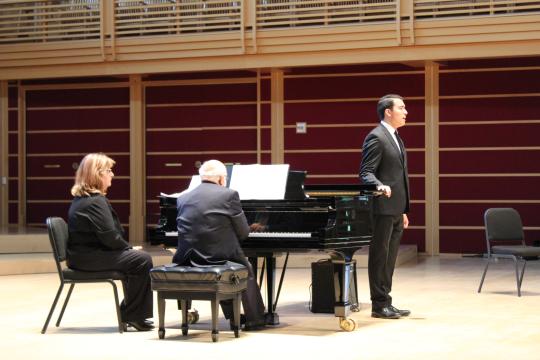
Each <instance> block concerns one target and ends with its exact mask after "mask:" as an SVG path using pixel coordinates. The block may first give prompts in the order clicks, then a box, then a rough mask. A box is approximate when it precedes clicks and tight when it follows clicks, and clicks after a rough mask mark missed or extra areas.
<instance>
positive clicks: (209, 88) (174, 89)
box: [146, 78, 257, 104]
mask: <svg viewBox="0 0 540 360" xmlns="http://www.w3.org/2000/svg"><path fill="white" fill-rule="evenodd" d="M251 80H253V78H251ZM231 88H234V91H231ZM256 100H257V93H256V84H255V83H249V84H203V85H183V86H155V87H149V88H148V90H147V92H146V103H147V104H181V103H205V102H245V101H256Z"/></svg>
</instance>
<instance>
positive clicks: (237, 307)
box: [233, 293, 242, 337]
mask: <svg viewBox="0 0 540 360" xmlns="http://www.w3.org/2000/svg"><path fill="white" fill-rule="evenodd" d="M241 301H242V295H241V293H238V294H236V295H235V296H234V299H233V311H234V327H233V330H234V337H239V336H240V334H239V331H238V329H240V302H241Z"/></svg>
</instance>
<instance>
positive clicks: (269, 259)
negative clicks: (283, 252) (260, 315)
mask: <svg viewBox="0 0 540 360" xmlns="http://www.w3.org/2000/svg"><path fill="white" fill-rule="evenodd" d="M275 286H276V258H275V257H274V256H272V255H270V256H266V288H267V290H268V300H267V305H266V307H267V309H268V312H267V313H266V324H267V325H279V315H278V314H277V313H275V312H274V288H275Z"/></svg>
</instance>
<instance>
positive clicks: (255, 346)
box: [0, 256, 540, 360]
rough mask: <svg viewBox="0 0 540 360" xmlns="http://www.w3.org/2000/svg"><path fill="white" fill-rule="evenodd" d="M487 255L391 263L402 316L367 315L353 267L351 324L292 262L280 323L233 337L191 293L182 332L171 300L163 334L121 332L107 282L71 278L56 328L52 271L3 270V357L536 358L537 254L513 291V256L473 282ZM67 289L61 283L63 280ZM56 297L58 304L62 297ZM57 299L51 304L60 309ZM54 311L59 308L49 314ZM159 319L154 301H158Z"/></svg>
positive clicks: (363, 281) (539, 343)
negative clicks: (327, 305)
mask: <svg viewBox="0 0 540 360" xmlns="http://www.w3.org/2000/svg"><path fill="white" fill-rule="evenodd" d="M483 265H484V260H483V259H481V258H462V257H445V258H439V257H422V256H419V257H418V260H417V262H410V263H407V264H404V265H402V266H401V267H399V268H398V269H396V273H395V276H394V290H393V292H392V295H393V297H394V304H395V305H396V306H397V307H402V308H405V309H410V310H411V311H412V314H411V316H410V317H408V318H403V319H399V320H380V319H374V318H371V317H370V302H369V288H368V282H367V271H366V269H359V271H358V283H359V298H360V301H361V303H362V308H361V310H360V312H358V313H353V314H352V315H351V317H352V319H354V320H355V321H356V322H357V323H358V329H357V330H355V331H354V332H344V331H341V330H340V328H339V326H338V320H337V319H336V318H335V317H333V315H327V314H312V313H311V312H310V311H309V309H308V303H309V298H310V294H309V285H310V279H311V274H310V270H309V269H289V271H288V273H287V276H286V278H285V282H284V288H283V291H282V294H281V297H280V302H279V304H278V309H277V312H278V313H279V314H280V317H281V324H280V325H279V326H276V327H272V328H268V329H266V330H264V331H257V332H243V333H241V336H240V338H239V339H235V338H234V336H233V334H232V332H230V331H229V330H228V323H226V322H225V320H224V319H223V318H221V320H220V329H221V330H222V331H221V332H220V338H219V342H218V343H212V340H211V337H210V332H209V330H208V329H209V327H210V303H208V302H195V305H194V307H195V308H196V309H198V310H199V312H200V316H201V318H200V321H199V323H198V324H195V325H193V327H192V329H190V334H189V336H187V337H182V335H181V331H180V324H179V319H180V314H179V312H178V311H177V310H176V303H175V302H174V301H168V302H167V314H166V326H167V328H166V335H165V336H166V337H165V339H164V340H159V339H158V335H157V330H155V331H151V332H128V333H124V334H119V333H118V332H117V327H116V320H115V319H116V317H115V312H114V306H113V296H112V290H111V288H110V286H108V285H105V284H103V285H91V284H89V285H77V286H76V288H75V290H74V292H73V295H72V298H71V301H70V304H69V305H68V308H67V310H66V313H65V315H64V319H63V322H62V324H61V326H60V327H59V328H56V327H55V326H54V322H55V318H53V320H51V324H50V325H49V329H48V331H47V333H46V334H45V335H42V334H40V330H41V327H42V326H43V322H44V321H45V318H46V316H47V312H48V311H49V307H50V305H51V303H52V300H53V297H54V295H55V292H56V289H57V287H58V279H57V276H56V274H35V275H10V276H1V277H0V292H1V294H2V297H1V300H0V316H1V319H2V323H3V325H2V326H1V327H0V338H1V339H2V354H3V356H2V357H3V358H5V359H55V360H62V359H66V360H68V359H69V360H73V359H77V360H82V359H143V358H145V359H159V360H163V359H220V360H227V359H235V360H236V359H239V358H240V359H257V360H258V359H274V360H275V359H305V360H313V359H321V360H323V359H324V360H328V359H336V358H338V357H339V358H340V359H385V360H389V359H437V360H440V359H507V358H509V357H511V358H514V359H519V358H522V359H539V358H540V352H539V351H538V349H539V347H540V330H539V329H540V311H539V307H540V261H532V262H529V266H528V267H527V270H526V272H525V278H524V280H523V286H522V294H523V295H522V297H521V298H519V297H517V295H516V286H515V277H514V276H515V275H514V272H513V267H512V262H511V261H501V262H499V263H498V264H492V265H491V266H490V270H489V271H488V274H487V278H486V281H485V283H484V289H483V292H482V293H481V294H478V293H477V292H476V290H477V288H478V283H479V280H480V276H481V274H482V270H483ZM64 291H66V292H67V290H66V289H64ZM58 307H59V306H58ZM58 310H59V309H58V308H57V311H58ZM56 314H58V312H56V313H55V315H56ZM154 314H156V317H155V318H154V320H155V322H156V323H157V306H156V307H155V309H154Z"/></svg>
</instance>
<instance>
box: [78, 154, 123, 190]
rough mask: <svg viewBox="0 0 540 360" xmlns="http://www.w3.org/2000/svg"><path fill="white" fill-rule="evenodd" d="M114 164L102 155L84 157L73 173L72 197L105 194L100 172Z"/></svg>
mask: <svg viewBox="0 0 540 360" xmlns="http://www.w3.org/2000/svg"><path fill="white" fill-rule="evenodd" d="M115 163H116V162H115V161H114V160H113V159H111V158H110V157H108V156H107V155H105V154H103V153H92V154H88V155H86V156H85V157H84V158H83V159H82V161H81V163H80V164H79V167H78V168H77V172H76V173H75V184H74V185H73V187H72V188H71V195H73V196H90V194H96V193H98V194H105V191H106V190H107V189H104V188H103V180H102V179H101V174H100V172H102V171H106V170H107V169H111V168H112V167H113V166H114V164H115Z"/></svg>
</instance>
